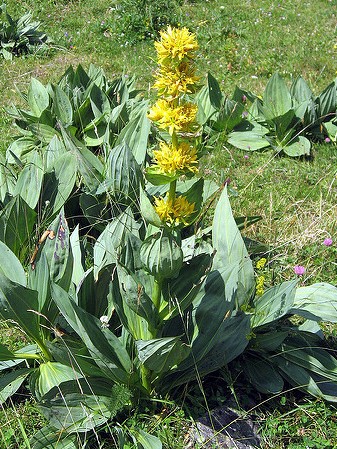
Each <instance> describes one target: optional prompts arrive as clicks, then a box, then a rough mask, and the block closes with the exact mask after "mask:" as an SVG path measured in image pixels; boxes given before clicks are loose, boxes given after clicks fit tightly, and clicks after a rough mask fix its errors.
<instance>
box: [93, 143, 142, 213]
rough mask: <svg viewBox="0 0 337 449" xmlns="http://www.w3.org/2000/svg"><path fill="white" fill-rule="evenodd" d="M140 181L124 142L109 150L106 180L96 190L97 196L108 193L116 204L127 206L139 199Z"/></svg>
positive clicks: (134, 161)
mask: <svg viewBox="0 0 337 449" xmlns="http://www.w3.org/2000/svg"><path fill="white" fill-rule="evenodd" d="M141 180H142V173H141V170H140V166H139V165H138V164H137V162H136V159H135V158H134V156H133V154H132V152H131V150H130V148H129V146H128V144H127V143H125V142H124V143H123V144H121V145H118V146H117V147H115V148H113V149H112V150H111V152H110V155H109V158H108V172H107V178H106V180H105V181H104V182H103V183H102V184H101V186H100V187H99V188H98V189H97V194H100V193H103V192H107V191H108V192H109V193H110V194H112V195H113V199H114V200H115V201H116V202H118V203H119V204H124V205H128V204H131V203H133V202H134V201H135V200H136V199H138V198H139V186H140V182H141Z"/></svg>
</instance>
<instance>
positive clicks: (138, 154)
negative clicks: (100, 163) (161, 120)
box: [116, 101, 150, 165]
mask: <svg viewBox="0 0 337 449" xmlns="http://www.w3.org/2000/svg"><path fill="white" fill-rule="evenodd" d="M147 109H148V102H147V101H145V102H144V105H143V106H142V108H139V112H138V114H137V115H136V116H135V117H134V118H133V119H132V120H130V122H129V123H128V124H127V125H126V126H125V127H124V128H123V130H122V131H121V133H120V134H119V136H118V139H117V142H116V144H117V145H118V144H122V143H123V142H126V143H127V144H128V145H129V147H130V149H131V151H132V153H133V155H134V157H135V159H136V161H137V163H138V164H140V165H141V164H143V163H144V160H145V156H146V151H147V141H148V137H149V133H150V120H149V119H148V118H147Z"/></svg>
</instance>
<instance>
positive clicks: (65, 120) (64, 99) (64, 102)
mask: <svg viewBox="0 0 337 449" xmlns="http://www.w3.org/2000/svg"><path fill="white" fill-rule="evenodd" d="M53 110H54V113H55V115H56V118H57V120H58V121H59V122H61V123H62V125H64V126H65V127H67V126H69V125H71V123H72V121H73V108H72V106H71V103H70V100H69V98H68V96H67V94H66V93H65V92H64V91H63V90H62V89H61V88H60V87H59V86H58V85H56V86H55V87H54V101H53Z"/></svg>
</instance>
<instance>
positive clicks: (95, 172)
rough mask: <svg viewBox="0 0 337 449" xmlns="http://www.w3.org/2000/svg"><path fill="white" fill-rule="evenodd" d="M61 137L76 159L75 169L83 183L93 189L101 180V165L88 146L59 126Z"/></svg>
mask: <svg viewBox="0 0 337 449" xmlns="http://www.w3.org/2000/svg"><path fill="white" fill-rule="evenodd" d="M61 133H62V138H63V141H64V145H65V146H66V148H67V150H68V151H70V152H71V153H72V154H73V156H74V157H75V159H76V162H77V170H78V172H79V174H80V175H81V176H82V177H83V180H84V184H85V185H86V186H87V188H88V189H89V190H95V189H97V187H98V186H99V184H100V183H101V182H102V173H103V165H102V163H101V162H100V160H99V159H98V157H96V156H95V155H94V154H93V153H92V152H91V151H90V150H88V148H86V147H85V145H83V144H82V143H81V142H80V141H78V140H77V139H75V138H74V137H72V136H71V135H70V134H69V133H68V132H67V131H66V130H65V129H64V128H61Z"/></svg>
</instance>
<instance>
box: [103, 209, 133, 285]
mask: <svg viewBox="0 0 337 449" xmlns="http://www.w3.org/2000/svg"><path fill="white" fill-rule="evenodd" d="M137 230H138V224H137V223H136V222H135V220H134V219H133V214H132V211H131V210H130V209H126V210H125V211H124V212H123V213H122V214H121V215H119V216H117V217H115V218H113V219H112V220H111V221H110V223H109V224H108V225H107V226H106V228H105V230H104V231H103V232H102V234H101V235H100V236H99V237H98V239H97V241H96V243H95V246H94V276H95V279H97V277H98V273H99V271H100V270H101V269H102V268H103V267H105V266H106V265H110V264H112V263H115V262H116V260H117V254H118V252H117V250H120V249H121V248H122V247H123V245H124V244H125V241H126V238H127V235H128V233H130V232H131V233H134V234H135V235H137Z"/></svg>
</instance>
